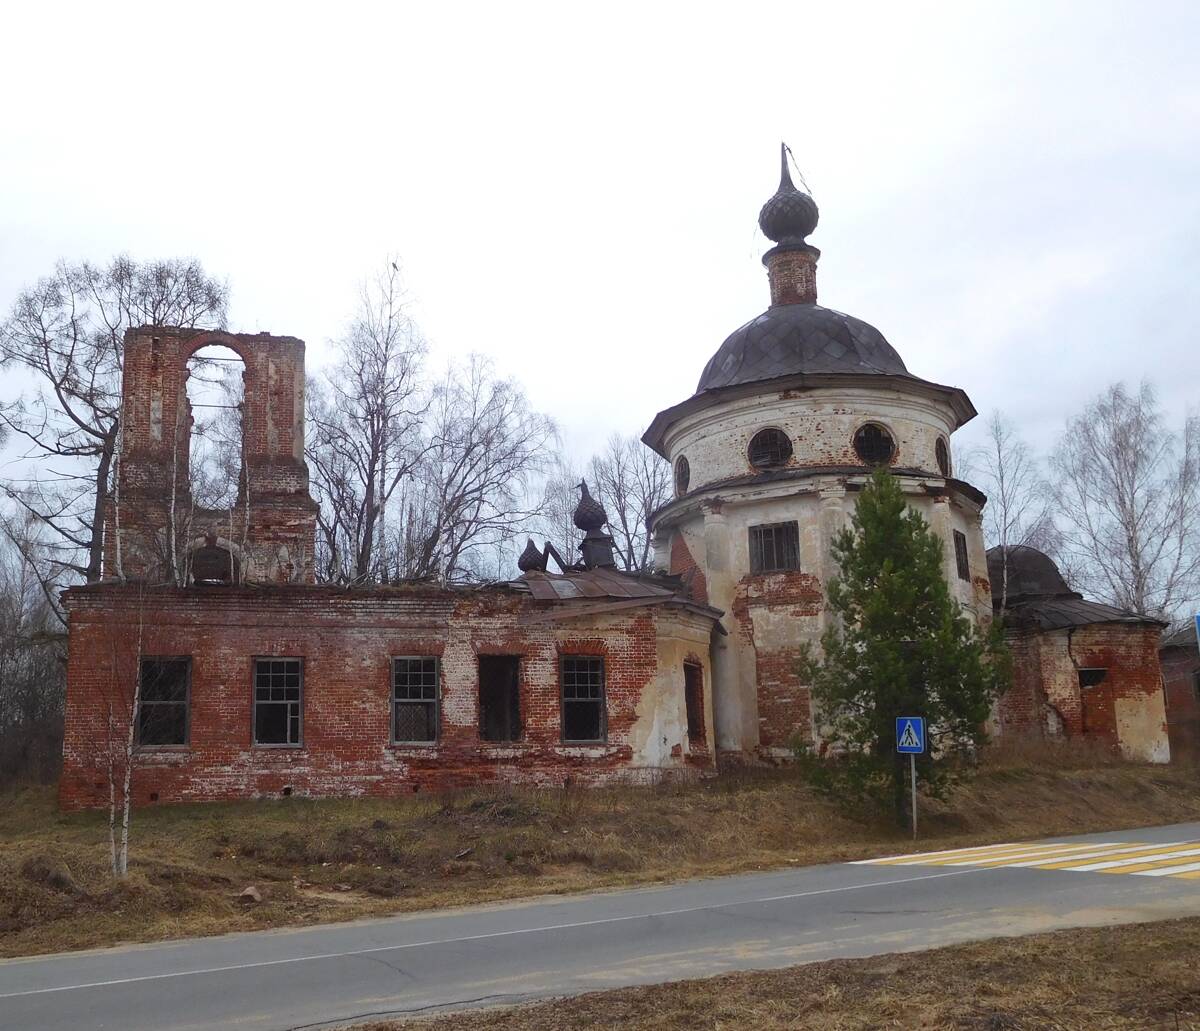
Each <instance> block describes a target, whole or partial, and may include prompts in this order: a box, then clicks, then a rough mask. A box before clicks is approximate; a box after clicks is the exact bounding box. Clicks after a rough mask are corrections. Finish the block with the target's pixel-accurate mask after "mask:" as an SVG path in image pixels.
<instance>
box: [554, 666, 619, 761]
mask: <svg viewBox="0 0 1200 1031" xmlns="http://www.w3.org/2000/svg"><path fill="white" fill-rule="evenodd" d="M560 673H561V677H562V736H563V740H564V741H570V742H576V743H578V742H585V743H586V742H598V741H604V740H605V738H606V736H607V734H608V726H607V723H608V720H607V714H606V713H605V707H604V660H603V659H601V658H594V657H592V656H587V655H564V656H563V657H562V660H561V666H560Z"/></svg>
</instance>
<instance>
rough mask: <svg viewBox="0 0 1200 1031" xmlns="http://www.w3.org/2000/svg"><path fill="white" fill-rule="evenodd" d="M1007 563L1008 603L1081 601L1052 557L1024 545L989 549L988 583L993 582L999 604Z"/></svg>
mask: <svg viewBox="0 0 1200 1031" xmlns="http://www.w3.org/2000/svg"><path fill="white" fill-rule="evenodd" d="M1005 558H1007V560H1008V599H1009V601H1010V602H1011V601H1013V600H1015V599H1019V598H1060V597H1065V598H1078V597H1079V595H1078V594H1077V593H1076V592H1074V591H1072V590H1071V588H1070V587H1069V586H1067V581H1066V580H1064V579H1063V575H1062V573H1060V572H1059V571H1058V566H1056V565H1055V564H1054V560H1053V559H1052V558H1051V557H1050V556H1049V555H1046V554H1044V553H1042V552H1040V551H1038V550H1037V548H1030V547H1027V546H1026V545H1024V544H1013V545H1009V546H1008V547H1007V548H1001V547H995V548H990V549H988V553H987V565H988V579H989V580H990V581H991V582H992V597H993V598H994V599H996V600H997V601H999V599H1000V595H1001V592H1002V591H1003V589H1004V565H1005Z"/></svg>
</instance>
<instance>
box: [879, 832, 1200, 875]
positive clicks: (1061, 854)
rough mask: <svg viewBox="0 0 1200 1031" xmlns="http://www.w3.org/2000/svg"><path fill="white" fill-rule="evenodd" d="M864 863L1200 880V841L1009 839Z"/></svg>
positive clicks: (889, 857) (887, 857) (888, 857)
mask: <svg viewBox="0 0 1200 1031" xmlns="http://www.w3.org/2000/svg"><path fill="white" fill-rule="evenodd" d="M858 864H859V865H864V864H867V865H886V866H963V867H979V868H982V869H1002V868H1009V869H1027V870H1069V871H1072V872H1076V873H1124V874H1135V875H1140V876H1142V877H1179V878H1183V879H1186V880H1200V841H1160V842H1154V843H1150V842H1137V841H1104V842H1100V841H1087V842H1073V843H1068V842H1056V841H1050V842H1041V843H1032V842H1027V843H1024V844H1021V843H1016V842H1008V843H1006V844H1002V845H978V846H975V847H973V848H960V849H946V850H943V851H940V852H918V853H909V854H906V855H900V856H886V857H883V858H880V859H860V860H859V861H858Z"/></svg>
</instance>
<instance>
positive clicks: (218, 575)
mask: <svg viewBox="0 0 1200 1031" xmlns="http://www.w3.org/2000/svg"><path fill="white" fill-rule="evenodd" d="M239 579H240V577H239V576H238V560H237V558H236V556H235V555H234V554H233V552H231V551H230V550H229V549H228V548H223V547H221V546H220V545H219V544H205V545H203V546H202V547H199V548H197V549H196V550H195V551H193V552H192V581H193V582H194V583H198V584H229V583H237V582H238V580H239Z"/></svg>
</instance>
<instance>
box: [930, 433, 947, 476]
mask: <svg viewBox="0 0 1200 1031" xmlns="http://www.w3.org/2000/svg"><path fill="white" fill-rule="evenodd" d="M934 451H936V452H937V464H938V470H939V471H940V472H941V474H942V475H943V476H949V475H950V445H949V444H947V443H946V441H945V439H944V438H943V437H938V441H937V444H936V445H935V447H934Z"/></svg>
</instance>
